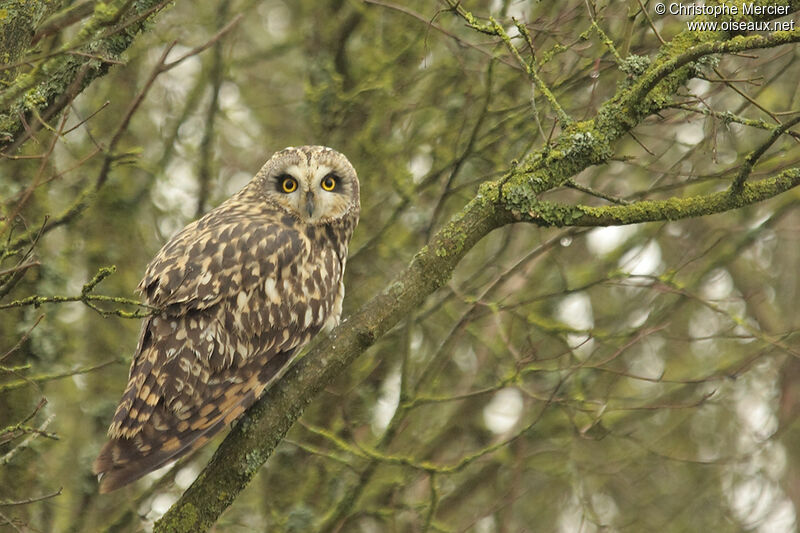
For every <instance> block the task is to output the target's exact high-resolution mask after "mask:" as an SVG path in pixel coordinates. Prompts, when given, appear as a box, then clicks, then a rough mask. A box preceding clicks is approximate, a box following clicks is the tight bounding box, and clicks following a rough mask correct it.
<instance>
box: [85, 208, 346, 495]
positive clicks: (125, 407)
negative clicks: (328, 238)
mask: <svg viewBox="0 0 800 533" xmlns="http://www.w3.org/2000/svg"><path fill="white" fill-rule="evenodd" d="M312 248H314V250H316V249H318V247H316V246H312V242H311V241H310V240H309V239H308V237H307V236H306V235H304V234H301V233H300V232H298V231H297V230H296V229H295V228H294V222H293V219H292V218H291V217H289V216H282V215H281V214H279V213H275V212H274V211H273V212H271V213H262V212H259V211H258V209H256V208H251V209H245V208H243V207H242V206H241V205H239V204H237V205H234V204H230V203H228V202H226V203H225V204H223V205H222V206H220V207H219V208H218V209H216V210H214V211H212V212H210V213H209V214H208V215H206V216H205V217H203V218H201V219H200V220H198V221H197V222H195V223H193V224H190V225H189V226H187V227H186V228H185V229H184V230H183V231H182V232H181V233H179V234H178V235H176V236H175V237H174V238H173V239H172V240H171V241H170V242H169V243H167V244H166V245H165V246H164V248H163V249H162V250H161V252H160V253H159V254H158V255H157V256H156V258H155V259H154V260H153V261H152V262H151V264H150V265H149V267H148V269H147V272H146V274H145V277H144V279H143V280H142V283H141V284H140V286H139V288H140V290H142V292H143V293H144V295H145V299H146V300H147V301H148V302H150V303H152V304H153V305H156V306H158V307H161V308H162V309H164V311H163V312H162V313H160V314H158V315H156V316H152V317H149V318H148V319H147V320H146V321H145V323H144V325H143V328H142V334H141V337H140V339H139V345H138V347H137V350H136V354H135V356H134V360H133V364H132V366H131V372H130V377H129V382H128V385H127V387H126V389H125V392H124V394H123V397H122V400H121V402H120V405H119V407H118V408H117V411H116V413H115V415H114V419H113V422H112V424H111V427H110V429H109V437H111V440H110V441H109V442H108V443H106V445H105V446H104V447H103V449H102V450H101V452H100V455H99V456H98V458H97V460H96V461H95V464H94V471H95V473H98V474H102V478H101V484H100V490H101V492H108V491H110V490H114V489H115V488H118V487H120V486H122V485H125V484H127V483H129V482H131V481H133V480H135V479H137V478H139V477H141V476H143V475H144V474H146V473H148V472H150V471H152V470H154V469H156V468H158V467H160V466H162V465H164V464H165V463H167V462H169V461H171V460H174V459H176V458H177V457H179V456H181V455H184V454H186V453H188V452H189V451H191V450H193V449H195V448H197V447H199V446H200V445H202V444H204V443H205V442H206V441H207V440H208V439H209V438H210V437H211V436H212V435H214V434H215V433H216V432H218V431H219V430H220V429H221V428H222V427H224V425H226V424H227V423H230V422H231V421H233V420H235V419H236V418H237V417H238V416H239V415H240V414H241V413H242V412H243V411H244V410H245V409H247V407H249V406H250V405H251V404H252V403H253V402H254V401H255V400H256V399H257V398H258V396H259V395H260V394H261V392H262V391H263V389H264V388H265V386H266V385H267V384H268V382H269V381H270V379H271V378H273V377H274V376H275V375H276V373H277V372H278V371H279V370H280V369H281V368H282V367H283V366H284V365H285V363H286V362H287V361H288V359H289V358H290V356H291V355H292V353H293V352H294V351H295V350H296V349H297V348H298V347H300V346H302V345H303V344H305V343H306V342H308V340H309V339H310V338H311V336H312V335H313V334H315V333H316V332H318V331H319V329H320V328H321V327H322V325H323V323H324V322H325V320H326V319H327V318H328V316H329V314H330V312H331V310H333V307H334V299H335V297H336V294H338V293H339V290H338V289H333V290H331V289H330V287H328V285H329V284H330V283H331V282H334V283H335V284H336V285H339V284H340V282H341V274H342V270H343V266H344V265H343V261H342V260H341V259H340V258H339V257H337V256H336V253H335V252H333V251H331V250H330V249H328V250H325V249H320V250H319V257H316V256H315V257H314V260H313V261H312V260H309V257H310V255H311V253H312ZM320 268H321V269H324V271H325V273H326V274H327V276H326V277H327V279H326V280H323V279H322V276H321V275H320V273H319V269H320ZM323 282H325V283H323Z"/></svg>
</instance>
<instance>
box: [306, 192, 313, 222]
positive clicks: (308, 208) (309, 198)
mask: <svg viewBox="0 0 800 533" xmlns="http://www.w3.org/2000/svg"><path fill="white" fill-rule="evenodd" d="M306 212H307V213H308V217H309V218H311V216H312V215H313V214H314V193H313V192H311V191H308V192H307V193H306Z"/></svg>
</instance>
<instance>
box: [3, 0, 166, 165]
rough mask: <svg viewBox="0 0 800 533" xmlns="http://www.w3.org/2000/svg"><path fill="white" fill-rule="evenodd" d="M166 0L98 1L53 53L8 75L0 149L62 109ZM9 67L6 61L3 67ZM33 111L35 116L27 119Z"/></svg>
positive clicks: (24, 137)
mask: <svg viewBox="0 0 800 533" xmlns="http://www.w3.org/2000/svg"><path fill="white" fill-rule="evenodd" d="M170 3H171V0H142V1H138V2H128V1H122V2H120V1H118V2H114V3H100V4H97V6H96V7H95V11H94V14H93V15H92V17H91V18H90V19H89V20H88V21H87V22H86V23H85V25H84V27H83V28H82V29H81V31H80V32H79V33H78V35H77V36H76V37H75V39H74V40H73V41H71V42H69V43H67V44H65V45H64V46H63V47H61V48H60V49H59V51H58V52H57V53H56V54H55V55H53V56H50V57H45V58H40V61H38V62H36V63H35V66H34V67H33V69H32V70H31V71H30V72H26V73H25V74H24V75H18V76H16V77H15V78H14V79H13V81H12V80H7V82H8V83H7V86H6V87H4V88H3V89H2V90H0V149H2V150H3V151H5V152H6V153H11V152H13V151H14V150H15V149H16V148H18V147H19V146H20V145H21V144H22V143H23V142H25V140H27V139H28V138H29V137H30V135H31V134H32V133H34V132H35V131H36V130H38V129H39V128H41V127H42V125H43V124H42V122H46V121H48V120H49V119H50V118H52V117H53V116H55V115H56V114H58V113H59V112H61V110H62V109H64V107H66V106H67V105H68V104H69V103H70V102H71V101H72V100H73V99H74V98H75V97H76V96H77V95H78V94H79V93H80V92H81V91H82V90H83V89H85V88H86V87H87V86H88V85H89V83H91V82H92V81H93V80H94V79H95V78H98V77H100V76H103V75H104V74H105V73H106V72H108V69H109V67H110V66H111V65H113V64H115V63H117V62H118V60H119V58H120V57H121V54H122V53H123V52H124V51H125V50H127V49H128V47H129V46H130V45H131V44H132V43H133V40H134V38H135V37H136V35H137V34H138V33H139V32H141V31H142V30H143V29H144V27H145V24H146V21H147V20H148V19H149V18H151V17H152V16H153V15H155V14H156V13H158V12H159V11H161V10H162V9H164V8H165V7H166V6H167V5H168V4H170ZM32 36H33V34H32V33H31V35H30V37H32ZM29 41H30V38H29V39H28V42H29ZM20 53H21V52H20ZM12 67H13V65H8V64H7V65H5V68H6V69H9V68H12ZM3 75H4V76H6V77H8V75H7V74H3ZM34 117H36V120H32V118H34ZM26 125H27V128H26Z"/></svg>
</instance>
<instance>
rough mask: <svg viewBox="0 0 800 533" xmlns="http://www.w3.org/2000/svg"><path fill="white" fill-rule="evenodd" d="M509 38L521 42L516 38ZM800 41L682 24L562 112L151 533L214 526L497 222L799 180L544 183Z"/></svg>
mask: <svg viewBox="0 0 800 533" xmlns="http://www.w3.org/2000/svg"><path fill="white" fill-rule="evenodd" d="M770 3H772V4H778V3H779V2H770ZM452 6H453V9H454V11H456V12H457V13H458V14H459V15H460V16H462V17H463V18H464V19H465V20H467V22H468V24H469V25H470V26H472V27H473V28H475V29H478V30H479V31H483V32H484V33H493V34H495V35H497V32H502V31H503V30H502V27H500V26H499V25H497V24H493V25H482V24H480V23H479V22H477V19H476V18H475V17H473V16H472V15H471V14H470V13H468V12H467V11H465V10H464V9H463V7H461V6H460V4H457V3H454V4H452ZM791 7H792V9H793V10H795V11H796V10H798V9H800V1H798V2H792V4H791ZM499 36H500V37H501V38H502V35H499ZM503 41H504V42H505V44H506V46H507V47H508V46H511V48H513V45H512V44H511V41H510V40H506V39H503ZM798 41H800V31H794V32H778V33H776V34H771V35H765V36H762V35H757V36H752V37H735V38H732V39H731V38H730V36H729V35H726V34H724V33H722V32H719V33H711V32H703V33H700V32H696V33H690V32H684V33H681V34H679V35H678V36H677V37H676V38H675V39H674V40H673V41H672V42H670V43H667V44H666V45H665V46H663V47H662V50H661V53H660V54H659V55H658V56H657V57H656V58H655V59H654V60H652V61H650V60H647V61H643V62H636V65H640V66H641V68H635V69H631V70H632V71H633V72H635V74H636V75H637V77H636V78H634V79H633V81H632V82H630V83H628V84H627V85H626V86H623V87H622V88H620V89H619V90H618V91H617V94H616V95H615V96H614V97H612V98H611V99H610V100H608V101H607V102H606V103H605V104H604V105H603V106H602V107H601V108H600V110H599V111H598V113H597V115H596V116H595V117H594V118H593V119H591V120H588V121H583V122H574V123H573V122H569V121H562V128H563V130H562V132H561V134H560V135H559V136H558V137H557V138H556V139H555V140H554V141H553V143H552V144H551V145H550V146H547V147H545V148H543V149H541V150H539V151H537V152H535V153H533V154H531V156H529V157H527V158H526V159H525V160H524V161H522V162H521V163H519V164H513V165H512V166H511V170H509V171H508V172H507V173H506V175H505V176H504V177H503V178H502V179H500V180H497V181H495V182H491V183H485V184H484V185H482V186H481V187H480V189H479V192H478V194H477V195H476V196H475V197H474V198H473V199H472V200H471V201H470V202H469V203H468V204H467V205H466V206H465V207H464V208H463V210H462V211H461V212H460V213H458V214H457V215H456V216H455V217H454V218H453V219H451V220H450V222H448V223H447V224H446V225H445V226H444V227H443V228H442V229H440V230H439V231H438V232H437V233H436V234H435V235H434V236H433V238H432V239H431V241H430V243H429V244H428V245H427V246H425V247H424V248H422V249H421V250H420V251H419V252H418V253H417V254H416V255H415V256H414V258H413V260H412V261H411V263H410V264H409V265H408V267H407V268H406V269H405V271H403V272H402V273H401V274H400V275H399V276H398V277H397V278H396V279H395V280H394V281H392V282H391V283H389V284H388V286H387V287H386V288H385V289H384V290H383V292H381V293H380V294H378V295H377V296H375V297H374V298H373V299H372V300H370V301H369V302H368V303H366V304H365V305H364V306H363V307H362V308H361V309H360V310H359V311H358V312H356V313H355V314H353V315H352V316H350V317H349V318H348V319H347V320H346V321H345V322H344V323H342V324H341V325H340V326H339V327H338V328H336V329H335V330H334V331H333V332H332V333H331V334H330V336H328V337H327V338H325V339H322V340H321V341H320V342H319V343H318V344H316V345H315V346H314V348H312V350H311V351H310V352H309V353H308V355H306V356H305V357H304V358H302V359H300V360H299V361H298V362H297V363H296V364H295V365H294V366H293V367H292V368H290V369H289V370H288V371H287V373H286V374H285V375H284V376H283V377H282V378H281V379H280V380H278V381H277V382H276V383H275V385H274V386H273V387H272V388H271V389H269V390H268V391H267V393H266V394H265V395H264V396H263V397H262V398H261V399H260V400H259V401H258V402H257V403H256V404H255V405H254V406H253V407H252V408H251V409H250V410H249V411H248V412H247V413H246V414H245V415H244V416H243V418H242V419H241V421H240V422H239V423H238V424H237V425H236V427H235V428H233V430H232V431H231V433H230V434H229V435H228V437H227V438H226V439H225V440H224V442H223V443H222V444H221V445H220V447H219V449H218V450H217V451H216V453H215V454H214V456H213V458H212V460H211V462H210V463H209V464H208V465H207V466H206V468H205V469H204V470H203V472H202V473H201V474H200V476H199V477H198V479H197V480H196V481H195V482H194V483H193V484H192V486H191V487H189V489H187V490H186V492H185V493H184V494H183V496H182V497H181V498H180V499H179V500H178V501H177V502H176V503H175V504H174V505H173V506H172V507H171V508H170V510H169V511H168V512H167V513H166V514H165V515H164V517H163V518H162V519H161V520H160V521H158V522H157V523H156V525H155V529H154V531H156V532H157V533H163V532H189V531H192V532H196V531H206V530H208V529H209V528H210V527H211V526H212V525H213V524H214V522H215V521H216V520H217V518H218V517H219V516H220V514H221V513H222V512H223V511H224V510H225V509H226V508H227V507H228V506H229V505H230V504H231V503H232V502H233V501H234V500H235V499H236V497H237V495H238V494H239V493H240V492H241V491H242V490H243V489H244V488H245V487H246V486H247V484H248V483H249V482H250V480H251V479H252V477H253V476H254V475H255V473H256V472H257V471H258V469H259V468H260V467H261V465H262V464H263V463H264V462H265V461H266V460H267V458H268V457H269V456H270V454H271V453H272V451H273V450H274V449H275V447H276V446H277V445H278V443H280V442H281V440H282V439H283V438H284V436H285V435H286V433H287V431H288V430H289V428H290V427H291V426H292V424H293V423H294V422H295V421H296V420H297V419H298V418H299V417H300V415H301V414H302V412H303V410H304V408H305V407H306V406H307V405H308V404H309V403H310V402H311V401H312V400H313V399H314V398H315V397H316V395H317V394H318V393H320V391H322V390H323V388H324V387H325V386H327V385H328V384H329V383H330V382H331V381H332V380H333V379H334V378H335V377H336V376H337V375H338V374H340V373H341V372H342V371H343V370H344V369H345V368H347V366H348V365H349V364H350V363H351V362H353V360H354V359H355V358H356V357H358V356H359V355H360V354H361V353H363V352H364V351H365V350H366V349H367V348H368V347H369V346H371V345H372V344H373V343H374V342H375V341H376V340H377V339H378V338H380V337H381V336H383V335H384V334H386V333H387V332H388V331H389V330H390V329H391V328H393V327H394V326H395V325H397V324H398V323H399V322H400V321H401V320H402V319H403V318H404V317H405V316H407V315H408V314H409V313H410V312H411V311H412V310H413V309H415V308H417V307H418V306H419V305H420V304H422V303H423V302H424V301H425V299H426V298H427V297H428V296H429V295H430V294H431V293H433V292H434V291H435V290H437V289H438V288H440V287H441V286H442V285H444V284H445V283H446V282H447V281H448V280H449V278H450V276H451V275H452V273H453V271H454V269H455V268H456V266H457V265H458V264H459V262H460V260H461V259H462V258H463V257H464V256H465V255H466V254H467V252H469V250H470V249H471V248H472V247H473V246H474V245H475V244H476V243H477V242H478V241H479V240H481V239H482V238H483V237H484V236H485V235H487V234H488V233H489V232H491V231H492V230H494V229H496V228H499V227H501V226H504V225H506V224H509V223H512V222H517V221H523V222H532V223H536V224H540V225H546V226H564V225H571V226H596V225H614V224H632V223H637V222H646V221H666V220H674V219H677V218H686V217H694V216H704V215H709V214H713V213H720V212H724V211H729V210H733V209H738V208H741V207H743V206H746V205H751V204H753V203H756V202H759V201H762V200H765V199H768V198H771V197H774V196H776V195H778V194H781V193H782V192H785V191H787V190H789V189H791V188H793V187H796V186H797V185H798V184H800V170H798V169H788V170H784V171H783V172H781V173H779V174H778V175H776V176H774V177H772V178H767V179H764V180H762V181H758V182H755V183H742V184H741V187H740V188H735V189H731V190H728V191H724V192H718V193H713V194H709V195H705V196H697V197H690V198H671V199H667V200H661V201H640V202H636V203H633V204H627V205H614V206H608V207H588V206H565V205H558V204H553V203H548V202H544V201H542V200H541V199H540V196H541V194H542V193H544V192H546V191H549V190H552V189H554V188H557V187H560V186H562V185H564V184H566V183H568V182H569V180H570V179H572V178H573V177H574V176H575V175H576V174H577V173H579V172H580V171H582V170H584V169H586V168H588V167H589V166H592V165H597V164H602V163H605V162H606V161H608V159H609V158H610V157H611V155H612V154H613V144H614V142H615V141H616V140H618V139H619V138H620V137H621V136H622V135H624V134H626V133H627V132H629V131H630V130H631V129H632V128H634V127H635V126H637V125H638V124H640V123H641V121H642V120H644V119H645V118H646V117H648V116H650V115H652V114H653V113H655V112H657V111H660V110H662V109H664V108H666V107H668V106H671V105H674V102H673V101H672V100H673V95H675V93H676V91H677V90H678V89H679V88H682V87H683V86H684V85H685V83H686V82H687V81H688V80H689V79H691V78H692V77H694V76H696V75H697V73H698V72H699V69H700V66H699V65H698V64H697V62H698V61H699V60H702V59H703V58H705V57H707V56H709V55H711V54H718V53H732V52H739V51H743V50H752V49H758V48H766V47H773V46H779V45H782V44H788V43H795V42H798ZM512 52H513V50H512ZM629 59H630V58H629ZM634 59H642V58H634ZM636 65H632V66H636ZM626 72H628V70H626Z"/></svg>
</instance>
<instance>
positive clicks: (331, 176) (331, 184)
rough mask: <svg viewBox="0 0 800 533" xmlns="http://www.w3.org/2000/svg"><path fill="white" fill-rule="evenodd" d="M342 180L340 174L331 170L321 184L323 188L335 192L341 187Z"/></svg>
mask: <svg viewBox="0 0 800 533" xmlns="http://www.w3.org/2000/svg"><path fill="white" fill-rule="evenodd" d="M340 181H341V178H340V177H339V176H338V175H336V174H335V173H334V172H330V173H328V174H327V175H326V176H325V177H324V178H322V181H321V182H320V186H321V187H322V189H323V190H326V191H328V192H333V191H335V190H336V189H338V188H339V182H340Z"/></svg>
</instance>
